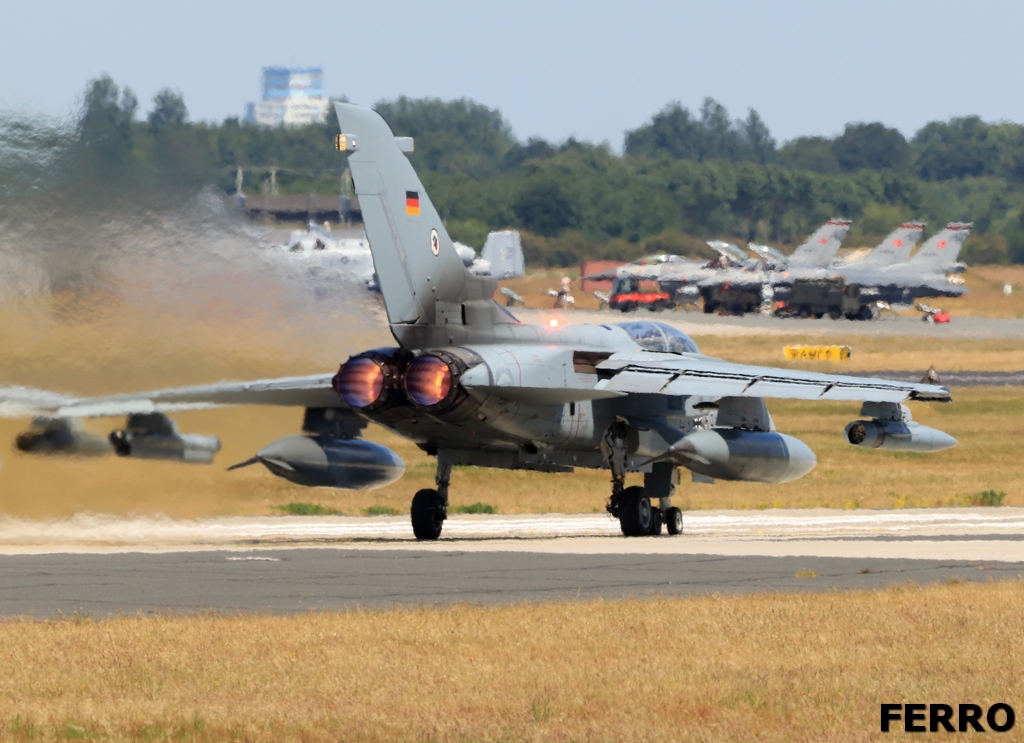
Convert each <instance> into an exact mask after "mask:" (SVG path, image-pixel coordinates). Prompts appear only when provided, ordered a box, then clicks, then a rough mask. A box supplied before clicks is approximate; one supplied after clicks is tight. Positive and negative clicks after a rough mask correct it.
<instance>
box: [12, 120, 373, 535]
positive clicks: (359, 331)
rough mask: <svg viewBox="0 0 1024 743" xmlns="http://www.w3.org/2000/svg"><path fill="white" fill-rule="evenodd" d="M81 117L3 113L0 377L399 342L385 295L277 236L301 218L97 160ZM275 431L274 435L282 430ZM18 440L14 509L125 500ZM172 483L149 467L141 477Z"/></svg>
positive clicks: (332, 358)
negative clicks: (253, 210) (317, 270)
mask: <svg viewBox="0 0 1024 743" xmlns="http://www.w3.org/2000/svg"><path fill="white" fill-rule="evenodd" d="M74 127H75V124H74V122H73V121H70V120H68V121H64V120H57V119H46V118H39V117H35V118H33V117H28V116H23V115H16V114H11V113H9V112H8V113H3V112H0V386H9V385H23V386H26V387H32V388H40V389H46V390H53V391H56V392H61V393H67V394H73V395H90V394H109V393H115V392H130V391H136V390H145V389H152V388H155V387H163V386H178V385H186V384H201V383H211V382H217V381H220V380H227V379H259V378H266V377H276V376H283V375H292V374H296V375H299V374H316V373H324V372H333V371H335V370H336V369H337V368H338V365H339V364H340V363H341V362H343V361H344V360H345V359H347V358H348V356H349V355H350V354H352V353H354V352H357V351H360V350H362V349H365V348H368V347H370V348H372V347H375V346H381V345H389V344H391V343H393V340H392V338H391V335H390V333H389V332H388V330H387V324H386V320H385V316H384V313H383V308H382V307H381V304H380V301H379V298H378V296H377V295H375V294H372V293H371V292H369V291H367V290H366V289H365V288H364V287H363V286H362V285H361V284H360V283H359V282H358V281H355V280H347V279H345V278H344V277H342V276H340V275H329V276H324V275H313V274H311V273H310V272H309V270H308V269H306V268H303V267H301V266H298V265H296V264H294V263H293V262H292V261H291V260H290V259H289V256H288V254H287V253H285V252H284V251H282V250H281V249H280V247H278V245H277V244H276V243H280V242H282V241H283V240H284V239H286V238H287V229H288V227H297V226H299V225H290V226H288V227H286V228H285V229H284V231H283V232H282V230H281V229H273V228H271V227H269V226H266V225H259V224H256V223H254V222H252V221H251V220H250V219H249V218H248V217H247V216H246V215H245V214H243V213H242V212H241V211H239V210H238V209H237V208H236V207H235V206H234V204H233V203H232V201H231V199H230V198H229V197H228V196H227V195H226V194H224V192H223V190H222V189H220V188H217V187H214V186H211V185H207V184H204V183H195V182H185V181H183V179H181V178H175V177H170V176H169V177H168V178H166V179H163V178H160V177H159V174H157V176H154V175H153V173H152V169H150V170H149V171H147V174H146V175H144V176H141V175H138V174H133V173H129V172H121V171H117V170H116V169H112V167H108V165H109V164H106V163H99V164H97V162H95V161H90V160H89V159H88V158H86V157H84V156H83V155H82V153H81V152H80V151H79V150H80V148H78V147H76V145H75V141H76V140H75V136H74V135H75V130H74ZM231 412H232V411H230V410H225V411H219V412H218V413H217V415H218V416H220V418H218V419H217V420H213V421H211V425H212V428H213V430H210V431H208V432H209V433H214V434H219V433H220V429H228V430H233V424H231V423H230V420H229V419H230V416H231ZM294 417H296V418H297V419H301V411H298V412H297V413H296V415H295V416H294ZM218 421H221V422H220V423H218ZM8 423H14V422H13V421H9V422H8ZM120 423H121V421H119V420H107V421H103V422H102V423H98V424H97V423H96V422H93V423H91V424H90V425H99V426H101V427H102V426H105V427H106V430H111V429H113V428H115V427H117V426H118V425H120ZM27 424H28V421H27V420H25V421H17V425H18V426H19V427H21V428H24V427H26V426H27ZM292 425H293V426H294V427H293V428H292V429H291V430H290V431H287V432H286V433H290V432H295V431H296V430H297V429H298V420H296V421H295V423H294V424H292ZM10 428H11V426H9V425H5V426H3V431H4V433H9V431H10ZM247 433H253V435H254V436H259V432H247ZM266 433H267V438H266V439H265V440H264V443H266V442H268V441H270V440H272V439H273V438H275V437H276V436H279V435H282V434H281V433H279V432H278V431H276V430H275V431H269V430H268V431H267V432H266ZM9 447H10V441H9V439H6V440H4V441H3V442H2V444H0V460H4V461H3V466H2V467H0V513H5V512H6V513H9V514H11V513H20V514H25V515H37V514H39V513H40V510H42V511H43V512H46V513H47V515H50V516H52V515H54V513H53V510H52V509H47V508H42V509H40V508H39V506H38V505H34V504H39V503H40V502H42V501H45V500H46V499H47V498H48V497H49V496H50V494H51V492H52V489H55V488H60V489H64V488H66V489H70V490H73V491H74V490H79V489H80V490H82V491H83V495H84V494H85V493H91V494H92V495H96V496H97V497H96V498H92V497H83V498H73V499H69V500H67V502H68V503H69V504H71V503H74V504H75V511H72V512H77V511H78V510H90V509H91V510H97V511H103V510H106V508H107V507H108V506H109V505H111V504H110V503H106V502H105V500H104V498H103V497H100V496H99V494H96V493H95V491H92V490H91V489H90V487H89V486H88V485H87V484H85V483H83V482H81V481H77V482H76V481H69V482H66V483H57V482H55V481H54V478H53V477H52V474H53V472H55V471H56V470H55V469H54V465H53V463H52V462H51V461H49V460H47V459H45V458H31V457H22V456H19V455H17V454H15V453H14V452H13V451H11V449H10V448H9ZM124 464H125V463H124V462H121V461H117V460H116V459H114V458H109V459H108V460H103V464H102V465H101V466H102V468H104V469H111V470H113V469H114V468H118V467H120V466H123V465H124ZM214 467H215V468H216V469H218V470H220V469H221V467H219V466H218V465H214ZM57 469H59V467H58V468H57ZM46 473H50V474H46ZM122 474H123V473H122ZM191 478H192V480H195V475H192V476H191ZM101 479H102V478H101ZM200 479H202V478H200ZM118 480H121V477H120V476H118ZM218 481H219V480H217V479H213V480H210V482H209V483H207V485H208V486H209V487H211V488H212V487H213V486H214V484H215V483H216V482H218ZM44 483H45V485H44ZM192 484H193V485H197V486H201V483H200V482H198V481H196V482H193V483H192ZM161 487H162V486H161V478H160V477H153V476H143V478H142V479H140V480H139V481H138V482H137V483H135V486H134V488H133V489H135V490H136V491H137V490H140V489H145V490H147V491H151V492H153V493H154V494H155V495H156V494H159V493H160V492H161ZM48 489H49V490H51V492H47V490H48ZM199 489H202V487H200V488H199ZM157 500H158V498H155V497H154V498H153V499H152V501H157ZM115 510H119V511H121V510H123V505H122V504H120V503H118V505H117V507H116V509H115ZM154 510H156V511H160V510H161V509H160V507H159V506H154ZM219 510H221V512H224V511H227V512H230V511H232V510H233V509H232V508H231V506H230V504H225V505H224V508H223V509H219ZM64 513H70V512H68V511H64Z"/></svg>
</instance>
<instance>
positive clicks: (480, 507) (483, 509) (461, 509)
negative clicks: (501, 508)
mask: <svg viewBox="0 0 1024 743" xmlns="http://www.w3.org/2000/svg"><path fill="white" fill-rule="evenodd" d="M452 511H453V512H455V513H497V512H498V509H496V508H495V507H494V506H492V505H491V504H490V503H479V502H477V503H473V504H471V505H468V506H453V507H452Z"/></svg>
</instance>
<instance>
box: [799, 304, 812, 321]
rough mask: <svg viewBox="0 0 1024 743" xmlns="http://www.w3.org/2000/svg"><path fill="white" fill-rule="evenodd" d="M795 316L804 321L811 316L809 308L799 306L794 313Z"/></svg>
mask: <svg viewBox="0 0 1024 743" xmlns="http://www.w3.org/2000/svg"><path fill="white" fill-rule="evenodd" d="M796 316H797V317H799V318H800V319H801V320H806V319H807V318H808V317H810V316H811V308H810V307H808V306H807V305H800V309H798V310H797V311H796Z"/></svg>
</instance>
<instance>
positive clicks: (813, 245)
mask: <svg viewBox="0 0 1024 743" xmlns="http://www.w3.org/2000/svg"><path fill="white" fill-rule="evenodd" d="M849 231H850V220H848V219H830V220H829V221H827V222H826V223H825V224H823V225H822V226H821V227H819V228H818V229H817V231H815V233H814V234H813V235H811V236H810V237H809V238H807V240H806V241H805V242H804V243H803V245H801V246H800V247H798V248H797V249H796V250H794V251H793V255H791V256H789V265H790V266H799V267H801V268H824V267H826V266H828V264H829V263H831V262H832V259H833V258H835V257H836V253H838V252H839V246H840V245H842V243H843V238H844V237H846V233H847V232H849Z"/></svg>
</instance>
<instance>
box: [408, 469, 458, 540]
mask: <svg viewBox="0 0 1024 743" xmlns="http://www.w3.org/2000/svg"><path fill="white" fill-rule="evenodd" d="M451 477H452V466H451V465H450V464H441V463H440V462H438V463H437V474H436V475H434V482H435V483H437V490H433V489H431V488H424V489H423V490H419V491H417V492H416V495H414V496H413V497H412V533H413V534H415V535H416V538H417V539H431V540H433V539H437V538H438V537H440V536H441V527H442V526H444V521H445V519H447V518H448V482H449V481H450V480H451Z"/></svg>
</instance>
